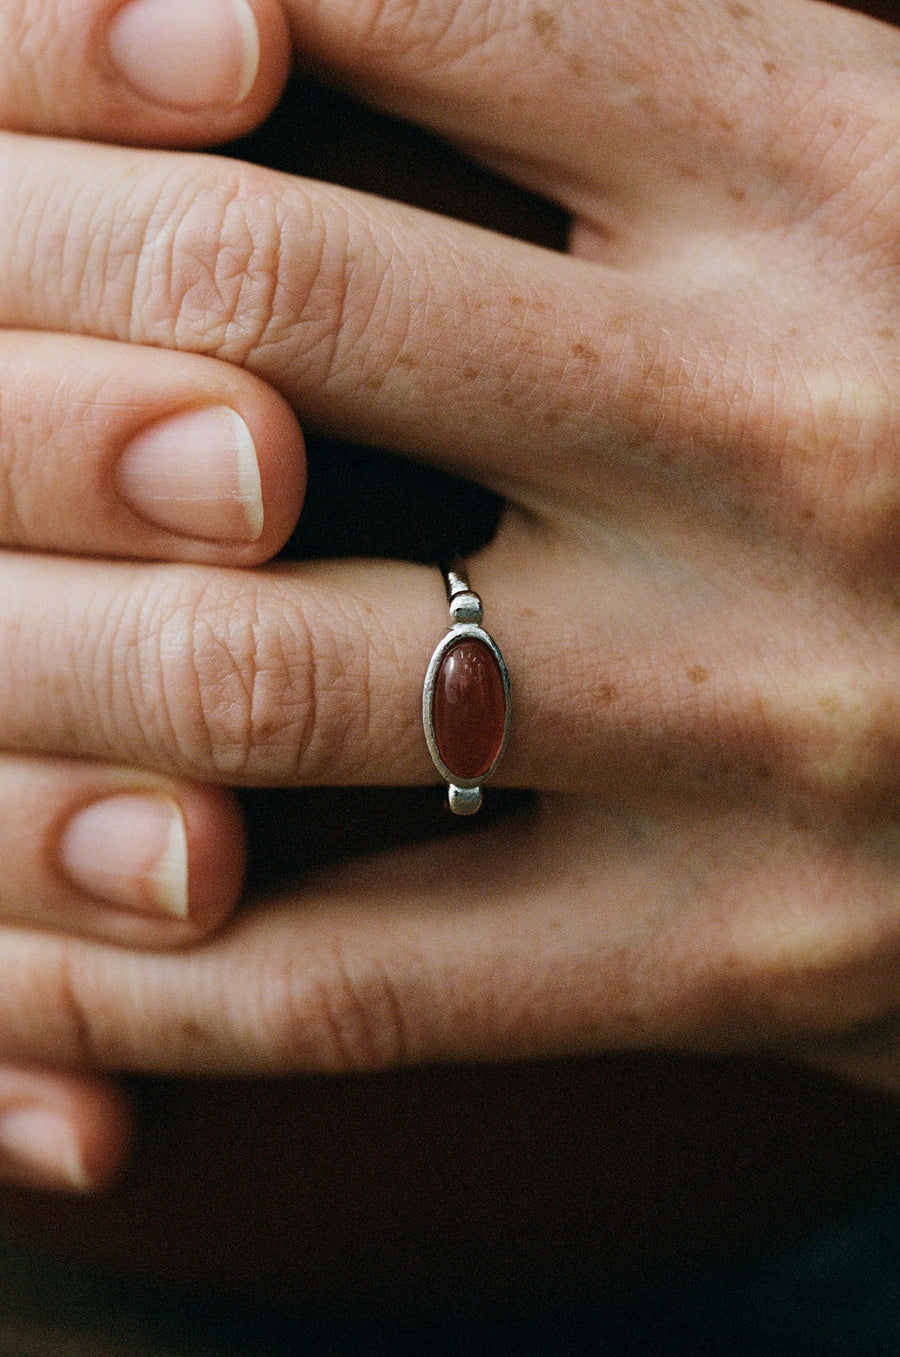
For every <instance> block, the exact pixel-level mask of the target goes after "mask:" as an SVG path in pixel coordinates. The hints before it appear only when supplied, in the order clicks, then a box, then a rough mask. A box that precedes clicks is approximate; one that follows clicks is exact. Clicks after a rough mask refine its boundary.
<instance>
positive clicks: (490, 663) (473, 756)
mask: <svg viewBox="0 0 900 1357" xmlns="http://www.w3.org/2000/svg"><path fill="white" fill-rule="evenodd" d="M432 722H433V727H434V738H435V743H436V744H437V747H438V752H439V754H440V756H441V758H442V759H443V761H444V763H445V764H446V766H447V767H448V768H449V769H450V771H451V773H453V774H454V776H456V777H458V778H462V779H464V780H466V781H470V780H474V779H475V778H482V777H485V776H486V775H487V774H488V773H489V772H490V770H491V768H492V767H493V766H494V764H495V762H496V761H497V756H498V755H499V753H500V750H501V749H502V748H503V736H504V732H505V729H506V692H505V690H504V686H503V675H502V674H501V672H500V666H499V664H498V663H497V659H496V657H495V655H494V653H493V651H492V650H491V649H490V647H489V646H487V645H485V643H484V642H483V641H479V640H478V639H477V637H466V638H465V639H463V640H460V641H457V642H456V644H455V645H452V646H450V648H449V649H448V650H447V652H446V653H445V655H444V657H443V659H442V660H441V663H440V667H439V668H438V672H437V675H436V677H435V682H434V703H433V707H432Z"/></svg>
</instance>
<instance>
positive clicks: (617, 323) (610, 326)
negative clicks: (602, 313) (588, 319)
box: [606, 316, 628, 335]
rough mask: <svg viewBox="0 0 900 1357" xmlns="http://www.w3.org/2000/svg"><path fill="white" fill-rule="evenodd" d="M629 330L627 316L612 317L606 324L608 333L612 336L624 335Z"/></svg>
mask: <svg viewBox="0 0 900 1357" xmlns="http://www.w3.org/2000/svg"><path fill="white" fill-rule="evenodd" d="M627 330H628V317H627V316H610V318H609V320H608V321H607V322H606V333H607V334H610V335H623V334H625V333H626V332H627Z"/></svg>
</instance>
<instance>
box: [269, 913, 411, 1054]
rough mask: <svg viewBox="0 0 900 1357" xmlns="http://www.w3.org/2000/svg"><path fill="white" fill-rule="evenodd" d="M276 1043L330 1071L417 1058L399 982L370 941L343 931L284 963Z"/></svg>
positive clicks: (278, 989)
mask: <svg viewBox="0 0 900 1357" xmlns="http://www.w3.org/2000/svg"><path fill="white" fill-rule="evenodd" d="M281 968H282V974H281V977H280V980H279V982H278V983H277V984H276V985H275V986H274V987H272V990H271V992H274V993H279V994H281V996H282V1002H281V1003H280V1005H279V1010H280V1011H279V1015H278V1029H279V1030H278V1034H277V1039H276V1042H275V1045H276V1047H277V1048H279V1049H280V1050H281V1052H282V1053H283V1056H284V1058H285V1059H288V1060H290V1061H291V1062H292V1063H299V1064H300V1065H301V1066H304V1067H308V1068H313V1069H319V1070H326V1071H328V1072H331V1073H338V1074H352V1073H365V1072H368V1071H375V1070H383V1069H389V1068H394V1067H397V1066H400V1065H403V1064H406V1063H408V1062H409V1061H410V1059H412V1058H413V1055H414V1052H413V1051H412V1050H411V1040H410V1035H409V1028H408V1023H407V1017H406V1012H407V1008H408V1003H407V1000H406V999H405V997H404V995H403V993H402V989H401V986H400V985H399V983H398V981H397V979H396V978H395V977H394V975H393V974H392V973H391V972H390V971H389V970H388V968H387V967H385V966H383V965H380V964H379V963H378V962H377V961H376V960H375V959H374V958H373V957H371V956H370V955H368V954H367V952H366V951H365V949H361V948H353V947H348V946H347V944H346V943H345V942H344V941H343V940H342V939H341V938H340V937H338V936H334V937H331V938H327V939H325V940H323V942H322V943H321V945H320V946H319V948H318V949H317V951H316V953H315V955H313V956H309V955H308V954H307V955H306V956H305V957H304V958H303V959H302V961H300V962H298V961H296V960H293V961H291V960H289V961H288V962H287V964H286V965H285V964H284V963H282V964H281Z"/></svg>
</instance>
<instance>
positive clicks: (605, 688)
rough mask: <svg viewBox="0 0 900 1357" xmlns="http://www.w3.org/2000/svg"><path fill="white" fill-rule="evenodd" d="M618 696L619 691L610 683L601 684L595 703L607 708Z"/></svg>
mask: <svg viewBox="0 0 900 1357" xmlns="http://www.w3.org/2000/svg"><path fill="white" fill-rule="evenodd" d="M618 696H619V690H618V688H616V687H615V685H614V684H612V683H602V684H601V685H600V687H599V688H598V690H597V701H598V702H600V703H602V705H603V706H604V707H609V706H611V705H612V703H613V702H615V701H616V699H617V698H618Z"/></svg>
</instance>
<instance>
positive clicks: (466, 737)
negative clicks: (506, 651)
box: [422, 570, 511, 815]
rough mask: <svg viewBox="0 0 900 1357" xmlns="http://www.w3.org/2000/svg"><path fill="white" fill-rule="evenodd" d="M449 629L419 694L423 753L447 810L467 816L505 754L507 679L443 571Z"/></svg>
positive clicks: (470, 593)
mask: <svg viewBox="0 0 900 1357" xmlns="http://www.w3.org/2000/svg"><path fill="white" fill-rule="evenodd" d="M444 581H445V584H446V586H447V601H448V604H449V607H450V627H449V630H448V631H447V632H446V634H445V635H444V636H443V637H442V638H441V640H440V641H439V642H438V645H437V647H436V649H435V651H434V654H433V655H432V657H431V660H430V662H429V665H428V670H427V672H426V674H425V684H424V687H423V689H422V723H423V725H424V727H425V739H426V741H427V744H428V750H429V753H430V754H431V757H432V759H433V761H434V766H435V768H437V770H438V772H439V773H440V775H441V777H442V778H444V779H445V781H446V782H447V783H448V784H449V788H448V793H447V795H448V799H449V802H450V809H451V810H452V811H453V812H454V813H455V814H456V815H474V814H475V812H476V811H477V810H479V809H480V807H481V800H482V795H481V786H482V783H484V782H486V781H487V779H488V778H489V777H490V776H491V774H492V773H493V772H494V770H495V768H496V767H497V765H498V763H499V762H500V760H501V758H502V757H503V751H504V750H505V749H506V745H507V741H508V740H509V725H510V713H511V704H510V687H509V673H508V671H507V668H506V664H505V663H504V660H503V656H502V655H501V653H500V648H499V646H498V645H497V643H496V641H495V640H494V638H493V637H492V636H490V635H489V634H488V632H486V631H485V630H484V628H483V627H482V625H481V623H482V621H483V616H484V613H483V609H482V606H481V599H480V598H479V597H478V595H477V594H476V593H475V592H474V590H472V589H470V588H469V585H468V581H467V580H466V579H465V578H464V576H463V575H461V574H460V573H459V572H458V571H455V570H448V571H445V572H444Z"/></svg>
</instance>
